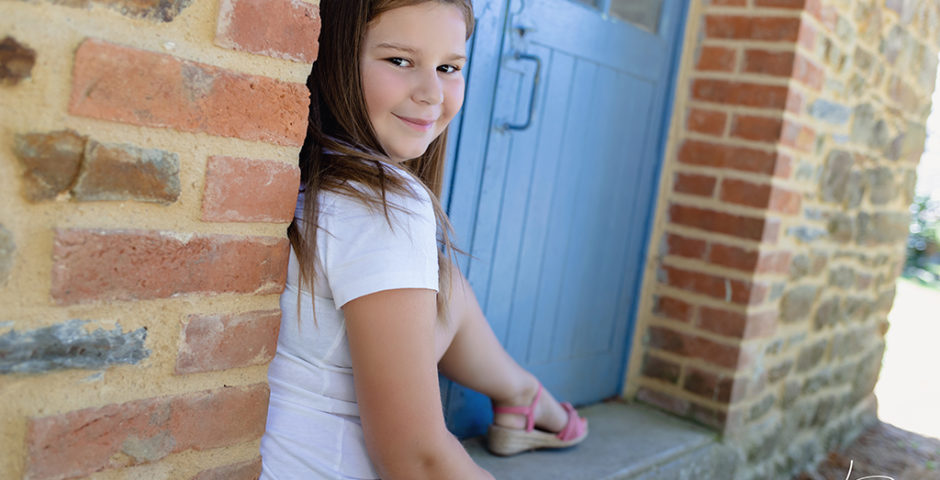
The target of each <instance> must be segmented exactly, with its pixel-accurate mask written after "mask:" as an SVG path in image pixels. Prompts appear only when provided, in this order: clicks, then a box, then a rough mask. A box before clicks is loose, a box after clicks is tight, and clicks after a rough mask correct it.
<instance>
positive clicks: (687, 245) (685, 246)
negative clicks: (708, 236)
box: [666, 233, 706, 258]
mask: <svg viewBox="0 0 940 480" xmlns="http://www.w3.org/2000/svg"><path fill="white" fill-rule="evenodd" d="M705 246H706V242H705V240H699V239H697V238H688V237H683V236H682V235H676V234H674V233H667V234H666V249H667V253H668V254H670V255H676V256H679V257H686V258H703V257H704V256H705Z"/></svg>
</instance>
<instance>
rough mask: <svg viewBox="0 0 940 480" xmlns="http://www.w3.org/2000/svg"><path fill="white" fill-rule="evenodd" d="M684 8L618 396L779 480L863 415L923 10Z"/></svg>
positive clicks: (903, 201) (922, 116)
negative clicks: (666, 135) (686, 425)
mask: <svg viewBox="0 0 940 480" xmlns="http://www.w3.org/2000/svg"><path fill="white" fill-rule="evenodd" d="M690 11H691V14H690V17H689V20H688V21H689V27H688V28H689V29H688V34H687V38H688V40H687V45H686V49H685V52H686V56H685V57H684V59H683V63H684V66H683V69H682V72H683V73H682V74H681V78H680V82H679V84H678V90H677V92H676V95H677V102H676V110H675V112H674V116H675V118H674V120H673V128H672V132H671V145H670V149H669V151H670V152H671V153H670V154H669V155H667V158H666V159H665V167H664V170H663V172H664V176H663V178H662V182H661V197H660V201H659V206H658V212H657V227H656V231H655V232H654V235H653V239H652V247H651V255H650V259H649V265H648V267H649V269H648V271H649V272H650V273H649V274H648V275H647V276H646V280H645V284H644V297H643V304H642V305H641V310H640V312H639V320H638V327H637V334H636V340H635V347H634V354H633V358H632V359H631V369H632V371H631V372H630V374H629V376H628V379H627V380H628V387H627V393H628V395H630V396H633V397H635V398H637V399H639V400H640V401H643V402H647V403H650V404H653V405H656V406H659V407H660V408H663V409H665V410H668V411H670V412H673V413H676V414H678V415H681V416H684V417H687V418H689V419H692V420H694V421H697V422H700V423H703V424H705V425H707V426H710V427H712V428H715V429H717V430H718V431H720V432H722V433H723V434H724V438H725V440H726V441H727V442H728V443H729V444H730V445H733V446H735V447H736V448H737V450H738V452H739V453H740V455H741V461H742V468H741V469H740V471H739V473H738V478H742V479H750V478H754V479H758V478H760V479H764V478H790V476H792V475H793V474H794V473H795V472H799V471H800V470H802V469H803V468H806V467H807V466H810V465H811V464H812V463H813V462H816V461H818V460H819V459H821V458H822V456H823V455H824V454H825V453H826V452H827V451H829V450H832V449H834V448H836V447H838V446H839V445H840V444H843V443H845V442H847V441H849V440H851V439H852V438H854V436H855V435H857V433H858V432H859V431H860V429H861V428H863V427H864V426H865V425H866V424H867V423H868V422H870V421H871V420H872V419H873V414H874V411H873V408H874V398H873V396H872V389H873V387H874V384H875V381H876V379H877V376H878V372H879V369H880V362H881V356H882V353H883V351H884V338H883V335H884V331H885V329H886V328H887V320H886V315H887V312H888V310H889V308H890V306H891V303H892V299H893V296H894V282H895V279H896V277H897V275H898V274H899V272H900V267H901V265H902V262H903V256H904V244H905V238H906V234H907V222H908V217H907V215H908V213H907V207H908V205H909V204H910V201H911V197H912V194H913V185H914V183H913V178H914V169H915V167H916V164H917V161H918V159H919V156H920V152H921V150H922V148H923V145H924V131H925V126H924V123H925V120H926V116H927V113H928V112H929V104H930V94H931V92H932V90H933V86H934V78H935V73H936V68H937V50H938V45H940V5H938V4H937V3H936V2H927V1H917V0H910V1H908V0H887V1H884V0H861V1H848V0H723V1H718V0H713V1H711V2H707V1H693V2H692V6H691V9H690Z"/></svg>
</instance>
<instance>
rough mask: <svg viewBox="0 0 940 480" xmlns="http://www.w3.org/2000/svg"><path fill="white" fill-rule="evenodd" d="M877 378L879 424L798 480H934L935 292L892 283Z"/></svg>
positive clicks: (939, 396) (939, 382) (939, 460)
mask: <svg viewBox="0 0 940 480" xmlns="http://www.w3.org/2000/svg"><path fill="white" fill-rule="evenodd" d="M888 319H889V321H890V322H891V328H890V329H889V330H888V334H887V348H886V350H885V358H884V363H883V366H882V370H881V377H880V379H879V381H878V385H877V386H876V387H875V395H876V396H877V397H878V417H879V418H880V420H881V422H882V423H880V424H878V425H876V426H875V427H872V428H871V429H869V430H868V431H866V432H865V433H863V434H862V436H861V437H860V438H859V439H858V441H856V442H855V443H854V444H853V445H851V446H850V447H849V448H847V449H846V450H845V451H841V452H833V453H831V454H830V455H829V458H828V460H827V461H826V462H824V463H823V464H822V465H820V466H819V468H818V469H817V470H816V471H814V472H806V473H804V474H802V475H800V476H799V477H797V478H798V479H801V480H836V479H838V480H842V479H847V480H858V479H862V478H872V479H875V478H877V479H893V480H940V375H938V372H937V369H938V368H940V290H931V289H928V288H925V287H922V286H919V285H917V284H914V283H911V282H909V281H906V280H901V281H899V282H898V290H897V297H896V298H895V302H894V308H893V309H892V311H891V313H890V314H889V316H888Z"/></svg>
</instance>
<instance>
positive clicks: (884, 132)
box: [851, 82, 888, 150]
mask: <svg viewBox="0 0 940 480" xmlns="http://www.w3.org/2000/svg"><path fill="white" fill-rule="evenodd" d="M865 87H866V88H870V84H867V82H866V85H865ZM851 137H852V140H853V141H855V142H857V143H861V144H863V145H867V146H869V147H871V148H874V149H879V150H880V149H881V148H884V146H885V145H888V125H887V124H886V123H885V121H884V119H882V118H880V117H879V116H876V115H875V109H874V107H872V106H871V105H870V104H868V103H864V104H861V105H859V106H857V107H855V112H854V113H853V114H852V129H851Z"/></svg>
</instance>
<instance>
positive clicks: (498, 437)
mask: <svg viewBox="0 0 940 480" xmlns="http://www.w3.org/2000/svg"><path fill="white" fill-rule="evenodd" d="M533 380H534V378H533ZM530 391H531V389H530V388H528V387H527V388H524V389H523V391H522V392H520V394H519V396H517V397H516V398H515V399H509V400H503V401H501V402H494V407H493V411H494V421H493V425H491V426H490V429H489V432H487V443H488V446H489V449H490V451H491V452H493V453H495V454H497V455H515V454H517V453H520V452H524V451H526V450H536V449H540V448H564V447H570V446H572V445H576V444H578V443H581V442H582V441H583V440H584V439H585V438H586V437H587V433H588V425H587V420H585V419H583V418H581V417H579V416H578V413H577V412H576V411H575V409H574V408H573V407H572V406H571V404H569V403H563V404H559V403H558V402H557V401H556V400H555V399H554V398H553V397H552V396H551V394H549V393H548V392H546V391H544V390H543V389H542V386H541V385H540V384H538V381H536V387H535V393H534V395H532V398H530V399H529V401H528V402H527V404H521V405H520V400H519V399H520V398H524V397H525V396H526V395H528V392H530ZM559 410H560V411H561V414H562V418H563V419H559V416H558V415H557V413H558V411H559ZM513 417H516V418H513ZM559 420H561V421H559ZM559 425H560V426H559ZM536 427H538V428H536Z"/></svg>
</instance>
